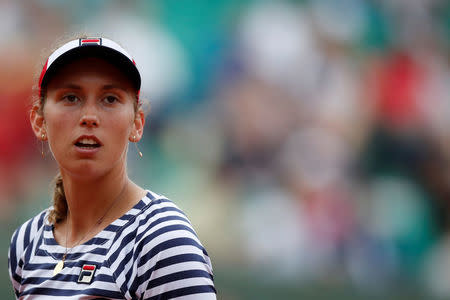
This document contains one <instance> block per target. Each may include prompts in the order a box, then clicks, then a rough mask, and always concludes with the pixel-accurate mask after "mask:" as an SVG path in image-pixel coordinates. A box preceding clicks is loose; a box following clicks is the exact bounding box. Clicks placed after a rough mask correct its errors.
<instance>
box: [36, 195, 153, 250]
mask: <svg viewBox="0 0 450 300" xmlns="http://www.w3.org/2000/svg"><path fill="white" fill-rule="evenodd" d="M151 199H152V197H151V196H150V191H149V190H146V193H145V195H144V196H143V197H142V198H141V199H140V200H139V201H138V202H137V203H136V204H135V205H134V206H133V207H132V208H131V209H129V210H128V211H127V212H125V213H124V214H123V215H122V216H120V217H119V218H117V219H115V220H114V221H112V222H111V223H110V224H108V226H106V227H105V228H104V229H102V230H101V231H99V232H98V233H97V234H96V235H95V236H93V237H92V238H90V239H89V240H87V241H85V242H84V243H82V244H79V245H75V246H73V247H72V248H67V250H68V251H70V252H77V249H80V248H83V247H86V246H89V245H93V244H95V245H96V246H100V245H102V244H104V243H106V242H107V241H109V240H111V239H112V238H113V237H114V236H115V235H116V233H117V232H118V231H119V230H120V229H121V228H123V227H124V226H125V225H126V224H127V223H128V222H130V220H132V219H133V218H134V217H136V216H137V215H138V214H139V213H140V212H141V210H142V208H143V207H144V206H146V205H147V204H148V203H149V202H150V201H151ZM146 200H147V201H146ZM53 230H54V225H53V224H50V223H49V222H48V219H46V220H45V226H44V230H43V234H46V235H47V238H46V237H45V235H44V236H43V244H44V245H45V246H46V247H49V246H50V247H52V248H53V249H55V250H56V251H57V252H60V251H62V250H63V251H65V250H66V247H65V246H62V245H60V244H59V243H58V242H57V241H56V239H55V236H54V232H53ZM97 239H101V240H103V241H102V242H101V243H94V242H95V240H97ZM46 240H47V241H48V244H47V242H46ZM47 251H48V249H47ZM52 252H53V251H52Z"/></svg>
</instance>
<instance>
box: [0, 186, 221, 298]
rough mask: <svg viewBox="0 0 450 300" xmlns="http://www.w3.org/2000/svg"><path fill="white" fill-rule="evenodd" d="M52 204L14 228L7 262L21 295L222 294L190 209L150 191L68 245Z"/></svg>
mask: <svg viewBox="0 0 450 300" xmlns="http://www.w3.org/2000/svg"><path fill="white" fill-rule="evenodd" d="M48 212H49V210H48V209H47V210H44V211H43V212H42V213H40V214H39V215H37V216H35V217H34V218H32V219H30V220H28V221H27V222H25V223H24V224H23V225H22V226H20V227H19V228H18V229H17V230H16V231H15V232H14V234H13V237H12V240H11V246H10V249H9V256H8V266H9V274H10V277H11V281H12V284H13V288H14V292H15V294H16V297H17V298H18V299H55V298H58V299H60V298H61V297H63V298H64V299H200V300H209V299H216V290H215V288H214V283H213V275H212V267H211V261H210V259H209V257H208V254H207V253H206V250H205V249H204V248H203V246H202V244H201V243H200V241H199V240H198V237H197V235H196V233H195V232H194V230H193V228H192V226H191V224H190V222H189V220H188V219H187V217H186V216H185V214H184V213H183V212H182V211H181V210H180V209H179V208H178V207H177V206H176V205H175V204H174V203H173V202H172V201H170V200H168V199H167V198H165V197H163V196H160V195H158V194H155V193H153V192H151V191H147V195H146V196H145V197H143V198H142V199H141V200H140V201H139V202H138V203H137V204H136V205H135V206H134V207H133V208H132V209H131V210H129V211H128V212H127V213H126V214H124V215H123V216H122V217H120V218H119V219H117V220H115V221H114V222H112V223H111V224H110V225H108V226H107V227H106V228H105V229H104V230H102V231H101V232H99V233H98V234H97V235H96V236H95V237H94V238H92V239H91V240H89V241H87V242H86V243H84V244H81V245H78V246H75V247H73V248H72V249H70V251H69V253H68V254H67V257H66V259H65V263H64V268H63V269H62V270H61V272H60V273H58V274H56V275H53V269H54V268H55V266H56V263H57V262H58V261H60V260H61V259H62V256H63V255H64V253H65V252H66V248H65V247H62V246H60V245H59V244H58V243H57V242H56V241H55V238H54V236H53V225H52V224H50V223H49V222H48V220H47V216H48Z"/></svg>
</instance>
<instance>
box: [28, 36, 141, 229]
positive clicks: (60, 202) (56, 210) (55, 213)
mask: <svg viewBox="0 0 450 300" xmlns="http://www.w3.org/2000/svg"><path fill="white" fill-rule="evenodd" d="M85 37H86V36H78V37H74V38H71V39H70V40H74V39H77V38H85ZM70 40H66V39H65V40H64V41H62V42H61V41H60V42H59V46H56V47H54V49H53V51H55V50H56V49H58V48H59V47H60V46H62V45H64V44H65V43H67V42H68V41H70ZM53 51H51V52H50V53H52V52H53ZM49 55H50V54H49ZM49 55H47V56H46V57H45V59H44V61H45V60H46V59H47V57H48V56H49ZM44 63H45V62H44ZM43 67H44V65H43V64H42V65H41V68H40V69H39V73H38V76H37V77H36V78H39V75H40V72H41V70H42V68H43ZM37 81H38V80H35V82H37ZM46 97H47V89H46V87H42V93H41V95H39V87H38V85H37V84H36V85H34V86H33V97H32V103H33V106H37V107H38V110H37V112H38V113H39V114H40V115H43V114H44V106H45V102H46ZM135 97H136V101H134V112H135V113H137V112H138V111H139V110H140V109H142V106H143V99H142V98H141V97H139V98H138V94H137V93H136V95H135ZM143 111H144V110H143ZM53 184H54V187H53V200H52V204H53V207H52V209H51V210H50V212H49V216H48V220H49V222H50V223H51V224H56V223H59V222H61V221H63V220H64V219H65V218H66V217H67V212H68V205H67V199H66V194H65V192H64V183H63V178H62V176H61V173H60V172H58V173H57V174H56V176H55V178H54V180H53Z"/></svg>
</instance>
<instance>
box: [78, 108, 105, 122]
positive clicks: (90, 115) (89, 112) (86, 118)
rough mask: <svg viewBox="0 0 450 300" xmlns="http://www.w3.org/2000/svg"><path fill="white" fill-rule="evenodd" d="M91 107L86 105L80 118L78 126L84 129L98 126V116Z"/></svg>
mask: <svg viewBox="0 0 450 300" xmlns="http://www.w3.org/2000/svg"><path fill="white" fill-rule="evenodd" d="M92 106H93V105H89V104H86V105H85V107H84V110H83V112H82V115H81V118H80V125H81V126H86V127H98V126H99V125H100V122H99V118H98V114H97V112H96V109H95V108H94V107H92Z"/></svg>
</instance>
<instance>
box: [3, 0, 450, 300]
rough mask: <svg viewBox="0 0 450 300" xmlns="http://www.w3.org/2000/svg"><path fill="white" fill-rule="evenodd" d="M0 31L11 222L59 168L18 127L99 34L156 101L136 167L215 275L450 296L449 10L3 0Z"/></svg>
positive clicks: (375, 3) (355, 1)
mask: <svg viewBox="0 0 450 300" xmlns="http://www.w3.org/2000/svg"><path fill="white" fill-rule="evenodd" d="M0 24H1V26H0V33H1V36H2V39H0V44H1V47H0V65H1V66H2V68H1V72H0V100H1V101H0V117H1V118H0V154H1V155H0V206H1V207H0V210H1V211H2V212H1V213H0V216H1V217H2V219H3V223H9V224H12V223H14V224H16V223H17V222H19V221H20V222H23V221H25V220H24V219H22V220H19V221H17V222H13V220H14V219H15V218H16V217H15V216H17V215H18V211H19V210H21V209H22V208H23V207H24V206H27V205H29V204H30V203H31V202H32V201H35V197H36V196H35V195H36V189H37V186H38V185H41V186H45V187H46V186H47V185H48V178H51V176H53V173H55V165H54V164H53V163H51V158H50V156H51V154H50V152H49V150H48V149H46V151H47V156H46V157H45V159H42V158H41V156H40V147H41V145H40V144H39V143H38V141H37V140H36V139H35V138H34V136H33V135H32V132H31V130H30V126H29V123H28V109H29V104H30V102H31V97H32V95H33V89H32V87H33V85H34V84H36V83H37V81H36V78H37V74H38V73H39V70H40V68H41V65H40V64H42V63H43V61H44V57H45V55H48V53H49V51H50V50H51V49H52V47H53V46H56V45H57V44H55V41H56V43H58V41H59V40H61V39H65V38H66V37H68V38H70V37H72V36H73V35H80V34H87V35H96V34H101V35H104V36H107V37H111V38H112V39H115V40H117V41H119V42H120V43H121V44H122V45H123V46H124V48H126V49H127V50H129V52H130V53H131V54H132V55H133V56H134V57H135V60H136V62H137V64H138V67H139V68H140V70H141V72H142V77H143V89H142V95H143V97H144V98H146V99H147V100H148V102H149V105H148V106H147V111H148V116H147V124H146V132H145V135H144V139H143V141H142V142H141V143H140V145H139V146H140V148H141V150H142V151H143V152H144V158H143V160H139V158H138V157H137V155H135V153H134V151H133V150H134V149H132V148H130V150H129V152H130V154H129V155H130V160H129V168H130V170H131V173H132V177H133V178H135V180H136V181H137V182H138V183H141V184H142V185H143V186H145V187H147V188H150V189H152V190H154V191H156V192H159V193H162V194H165V195H167V196H169V197H170V198H172V199H173V200H174V201H175V202H176V203H178V205H179V206H181V207H182V208H183V209H185V210H186V211H187V213H188V215H189V216H190V218H191V220H192V221H193V223H194V224H195V227H196V228H198V233H199V235H200V238H201V239H202V241H204V243H205V245H206V248H207V249H208V251H209V252H210V256H211V257H212V260H213V263H214V267H215V269H217V270H219V272H220V269H226V268H229V269H233V270H235V271H242V272H255V273H256V274H260V276H261V278H262V279H267V278H270V279H272V280H280V281H284V282H291V283H292V284H293V285H295V284H298V283H300V284H301V283H304V284H306V283H308V282H311V281H313V282H329V281H332V282H346V283H348V282H350V283H351V284H352V285H354V286H356V287H357V288H360V289H361V290H364V291H366V292H369V293H370V292H372V291H375V290H378V291H379V290H384V289H385V290H389V289H391V288H393V287H395V286H399V285H402V284H411V283H414V284H417V285H419V286H421V287H422V288H423V289H424V290H426V291H427V292H429V293H430V294H431V295H433V296H436V297H443V298H448V297H450V285H448V282H447V281H448V278H450V201H449V200H450V130H449V128H450V51H449V50H450V2H448V1H445V0H367V1H364V0H340V1H333V0H309V1H307V0H304V1H239V0H221V1H206V0H204V1H203V0H202V1H195V2H191V1H189V2H187V1H186V2H185V1H175V0H170V1H102V0H95V1H55V0H33V1H5V0H3V1H0ZM42 174H45V176H44V175H42ZM42 178H45V180H43V179H42ZM39 180H41V181H39ZM44 193H45V195H44V196H41V197H43V198H45V200H44V201H45V204H48V203H49V200H48V199H49V194H48V193H47V191H46V190H45V191H44ZM44 207H45V206H44ZM34 213H37V211H35V212H34ZM30 216H31V215H30ZM11 232H12V231H11ZM7 234H8V233H7ZM4 238H5V239H9V237H7V236H5V237H4ZM5 251H6V250H5ZM5 251H4V252H5ZM5 253H6V252H5ZM219 291H220V287H219Z"/></svg>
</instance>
